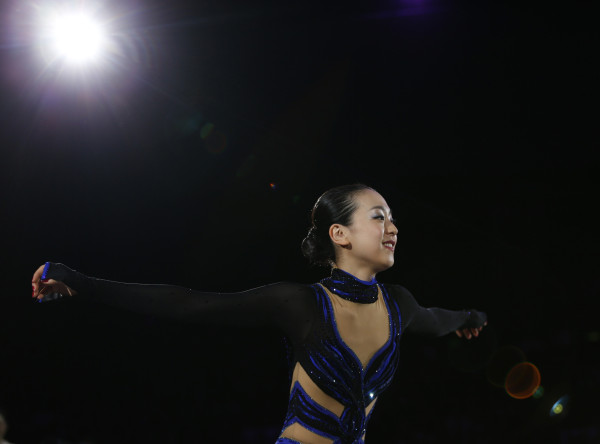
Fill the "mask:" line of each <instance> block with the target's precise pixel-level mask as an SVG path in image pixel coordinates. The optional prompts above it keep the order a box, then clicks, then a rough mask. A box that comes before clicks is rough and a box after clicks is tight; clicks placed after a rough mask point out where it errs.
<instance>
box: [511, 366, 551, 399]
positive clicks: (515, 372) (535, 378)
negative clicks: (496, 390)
mask: <svg viewBox="0 0 600 444" xmlns="http://www.w3.org/2000/svg"><path fill="white" fill-rule="evenodd" d="M541 379H542V378H541V376H540V371H539V370H538V368H537V367H536V366H535V365H533V364H532V363H531V362H521V363H520V364H517V365H515V366H514V367H513V368H512V369H511V370H510V372H508V375H507V376H506V382H505V383H504V388H505V389H506V392H507V393H508V394H509V395H510V396H512V397H513V398H515V399H526V398H529V397H530V396H532V395H533V394H534V393H535V392H536V390H537V389H538V387H539V386H540V382H541Z"/></svg>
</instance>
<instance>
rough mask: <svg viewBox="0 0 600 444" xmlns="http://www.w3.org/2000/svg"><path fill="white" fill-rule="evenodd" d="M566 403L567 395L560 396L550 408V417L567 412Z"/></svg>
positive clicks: (567, 402)
mask: <svg viewBox="0 0 600 444" xmlns="http://www.w3.org/2000/svg"><path fill="white" fill-rule="evenodd" d="M568 404H569V395H564V396H562V397H561V398H560V399H559V400H558V401H556V402H555V403H554V404H553V405H552V407H551V408H550V416H551V417H556V416H559V415H562V416H564V415H565V414H566V413H567V410H568V407H569V406H568Z"/></svg>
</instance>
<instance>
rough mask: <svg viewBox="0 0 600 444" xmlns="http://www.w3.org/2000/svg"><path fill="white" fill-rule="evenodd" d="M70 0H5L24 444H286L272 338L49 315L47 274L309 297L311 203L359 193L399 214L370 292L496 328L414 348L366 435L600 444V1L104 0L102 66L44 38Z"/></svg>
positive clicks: (8, 319) (13, 278) (11, 400)
mask: <svg viewBox="0 0 600 444" xmlns="http://www.w3.org/2000/svg"><path fill="white" fill-rule="evenodd" d="M54 3H56V4H59V3H60V4H63V5H64V4H67V3H68V2H54ZM54 3H53V2H42V1H33V0H31V1H30V0H11V1H6V2H3V3H2V5H1V6H0V14H1V15H0V24H1V25H0V38H1V41H0V88H1V90H0V94H1V95H0V97H1V101H0V110H1V120H0V131H1V133H0V138H1V139H0V142H1V145H0V146H1V148H0V168H1V170H0V224H1V226H2V235H1V236H0V251H1V252H2V255H1V256H0V258H1V261H2V264H1V270H2V282H3V286H4V288H3V290H2V297H1V298H0V340H1V355H0V409H2V410H3V411H4V412H5V416H6V420H7V422H8V424H9V429H8V432H7V434H6V439H7V440H8V441H10V442H11V443H12V442H14V443H16V444H28V443H45V444H58V443H94V444H98V443H109V442H110V443H159V442H160V443H200V442H202V443H215V444H216V443H273V442H274V441H275V439H276V437H277V436H278V434H279V432H280V428H281V424H282V421H283V418H284V415H285V411H286V406H287V397H288V394H289V385H288V383H289V381H288V371H287V367H286V359H285V349H284V344H283V341H282V337H281V334H280V333H279V332H278V331H277V330H275V329H262V328H250V329H248V328H236V327H231V326H221V325H196V324H189V325H188V324H181V323H177V322H171V321H168V320H164V319H161V318H160V317H148V316H144V315H140V314H136V313H130V312H126V311H120V310H118V309H114V308H111V307H108V306H105V305H102V304H100V303H95V302H93V301H89V300H85V299H78V298H77V297H75V298H72V299H69V298H63V299H61V300H59V301H56V302H52V303H44V304H37V303H35V302H34V301H33V300H32V299H31V298H30V297H29V291H30V282H31V276H32V274H33V272H34V271H35V270H36V269H37V268H38V267H39V266H40V265H42V264H43V263H44V262H45V261H53V262H62V263H64V264H67V265H69V266H70V267H72V268H74V269H77V270H79V271H81V272H83V273H85V274H88V275H91V276H96V277H102V278H105V279H110V280H116V281H124V282H143V283H164V284H176V285H182V286H187V287H190V288H194V289H198V290H206V291H238V290H244V289H249V288H253V287H257V286H260V285H264V284H267V283H271V282H278V281H293V282H302V283H312V282H316V281H317V280H319V279H321V278H322V277H324V276H326V275H327V274H328V270H324V269H319V268H314V267H310V266H309V265H308V264H307V262H306V261H305V259H304V258H303V257H302V254H301V252H300V242H301V241H302V239H303V238H304V236H305V235H306V231H307V229H308V227H309V225H310V209H311V207H312V205H313V204H314V202H315V200H316V199H317V197H318V196H319V195H320V194H321V193H322V192H323V191H325V190H326V189H328V188H330V187H333V186H335V185H340V184H345V183H354V182H362V183H366V184H368V185H370V186H372V187H374V188H375V189H377V190H378V191H379V192H380V193H381V194H382V195H383V196H384V197H385V198H386V200H387V202H388V203H389V205H390V206H391V208H392V209H393V211H394V215H395V217H396V219H397V220H398V224H397V226H398V229H399V234H398V245H397V248H396V253H395V259H396V263H395V265H394V267H393V268H391V269H390V270H388V271H385V272H384V273H382V274H381V275H379V276H378V279H379V280H380V281H381V282H389V283H400V284H402V285H404V286H405V287H407V288H408V289H409V290H410V291H411V292H412V293H413V294H414V295H415V297H416V298H417V300H418V301H419V303H420V304H421V305H423V306H438V307H445V308H448V309H463V308H471V307H475V308H477V309H479V310H483V311H485V312H487V314H488V317H489V325H488V326H487V327H486V328H485V329H484V330H483V332H482V334H481V336H480V337H479V338H477V339H476V340H471V341H466V340H464V339H459V338H458V337H456V335H453V334H452V335H448V336H446V337H442V338H426V337H420V336H410V335H408V334H407V335H406V337H404V338H403V342H402V346H401V358H400V359H401V363H400V368H399V371H398V372H397V374H396V377H395V380H394V383H393V385H392V388H391V389H390V390H388V391H387V392H385V393H384V394H383V395H382V396H381V398H380V399H379V401H378V405H377V407H376V408H375V410H374V413H373V417H372V419H371V421H370V423H369V429H368V433H367V442H369V443H371V444H378V443H381V444H400V443H402V444H407V443H410V444H413V443H414V444H418V443H460V444H471V443H473V444H475V443H496V442H502V443H506V442H511V443H512V442H515V443H538V442H540V443H541V442H543V443H546V444H554V443H560V444H566V443H569V444H571V443H598V442H600V427H599V425H598V424H599V422H598V418H600V408H599V407H598V406H599V402H600V399H599V396H600V358H599V356H600V353H599V352H600V323H599V322H598V313H597V309H595V308H594V307H595V306H596V300H597V299H598V296H600V294H599V293H600V275H599V273H598V270H599V267H600V256H599V254H598V251H599V249H600V234H599V232H598V227H599V223H600V220H599V219H600V218H599V217H598V214H599V212H598V210H597V206H598V192H599V191H600V189H599V186H598V183H599V180H598V173H599V166H600V164H599V162H598V153H597V151H598V135H597V132H598V131H597V120H598V116H597V114H598V113H597V104H598V102H599V96H598V78H599V72H598V68H594V64H593V60H594V59H595V58H597V56H594V55H593V54H596V53H597V52H598V43H599V41H598V40H599V39H598V25H597V23H596V22H597V19H596V15H595V14H593V13H592V5H593V2H591V1H575V2H571V3H565V2H563V3H562V4H560V5H557V4H553V3H546V4H544V5H542V6H539V7H537V6H536V7H534V5H533V4H529V3H527V2H525V3H523V2H504V3H501V2H491V1H480V2H465V1H441V0H375V1H371V2H339V1H331V2H316V1H304V2H268V1H253V0H250V1H236V0H222V1H212V0H207V1H198V2H184V1H179V0H175V1H171V2H164V1H157V0H146V1H141V0H123V1H120V2H117V1H116V0H115V1H113V0H107V1H106V2H104V3H102V4H100V3H93V2H89V4H90V5H93V6H94V7H95V8H97V15H98V16H99V17H102V19H103V20H104V21H105V23H106V26H107V27H108V28H109V30H110V33H111V35H110V39H111V40H110V42H111V43H110V45H109V47H108V53H107V54H106V55H105V56H104V58H103V59H101V60H100V62H97V63H91V64H90V65H85V66H83V65H76V66H72V65H69V64H67V63H66V62H64V61H62V60H61V59H60V58H57V57H56V56H51V55H48V54H47V51H48V50H49V49H48V48H47V47H45V46H44V43H43V41H42V40H40V38H39V37H38V36H37V34H38V30H37V26H38V19H39V18H40V15H41V14H43V13H45V12H44V11H46V10H47V9H52V7H54V6H52V5H54ZM77 3H78V4H81V3H82V2H77ZM99 5H100V6H99ZM40 42H41V43H40ZM522 362H529V363H531V364H533V365H535V367H536V368H537V369H539V374H540V377H541V380H540V384H541V385H540V388H539V389H538V390H536V391H535V394H533V395H532V396H529V395H531V394H532V393H533V391H531V390H529V389H531V384H532V383H531V381H532V380H531V375H532V374H531V373H528V372H527V371H523V372H521V373H518V372H517V373H515V372H513V373H512V380H511V381H509V383H510V384H512V386H511V387H509V390H508V391H511V393H512V394H513V395H515V394H516V395H517V397H515V396H510V395H509V394H508V393H507V387H505V386H504V385H503V384H504V380H505V377H506V376H507V374H508V372H509V370H511V369H513V368H514V366H515V365H517V364H519V363H522ZM529 369H531V367H529ZM525 370H527V368H525ZM535 385H536V386H537V384H535ZM534 389H535V387H534ZM528 390H529V392H528ZM519 394H520V395H519ZM519 397H520V398H524V399H517V398H519Z"/></svg>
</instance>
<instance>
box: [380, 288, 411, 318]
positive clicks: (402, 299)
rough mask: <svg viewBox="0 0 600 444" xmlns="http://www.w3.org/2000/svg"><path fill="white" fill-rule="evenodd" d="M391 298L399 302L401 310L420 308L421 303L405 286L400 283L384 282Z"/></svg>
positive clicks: (408, 310)
mask: <svg viewBox="0 0 600 444" xmlns="http://www.w3.org/2000/svg"><path fill="white" fill-rule="evenodd" d="M382 286H383V287H384V288H385V290H386V291H387V292H388V294H389V296H390V298H391V299H392V300H394V301H396V303H397V304H398V307H399V308H400V311H401V312H403V313H404V312H412V311H414V310H416V309H418V308H419V304H418V302H417V300H416V299H415V297H414V296H413V294H412V293H411V292H410V291H409V290H408V289H407V288H406V287H404V286H402V285H399V284H382Z"/></svg>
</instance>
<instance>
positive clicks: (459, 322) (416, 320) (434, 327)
mask: <svg viewBox="0 0 600 444" xmlns="http://www.w3.org/2000/svg"><path fill="white" fill-rule="evenodd" d="M386 288H388V289H389V292H390V294H391V295H392V296H393V297H394V298H395V299H396V301H397V302H398V305H399V307H400V314H401V317H402V328H403V329H404V330H406V331H409V332H413V333H417V334H423V335H431V336H444V335H446V334H448V333H451V332H453V331H455V330H459V329H462V328H477V327H481V326H483V324H484V323H485V322H486V321H487V315H486V314H485V313H483V312H481V311H477V310H446V309H444V308H437V307H432V308H425V307H421V306H420V305H419V304H418V303H417V301H416V300H415V297H414V296H413V295H412V294H411V293H410V291H408V290H407V289H406V288H404V287H403V286H401V285H391V286H386Z"/></svg>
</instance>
